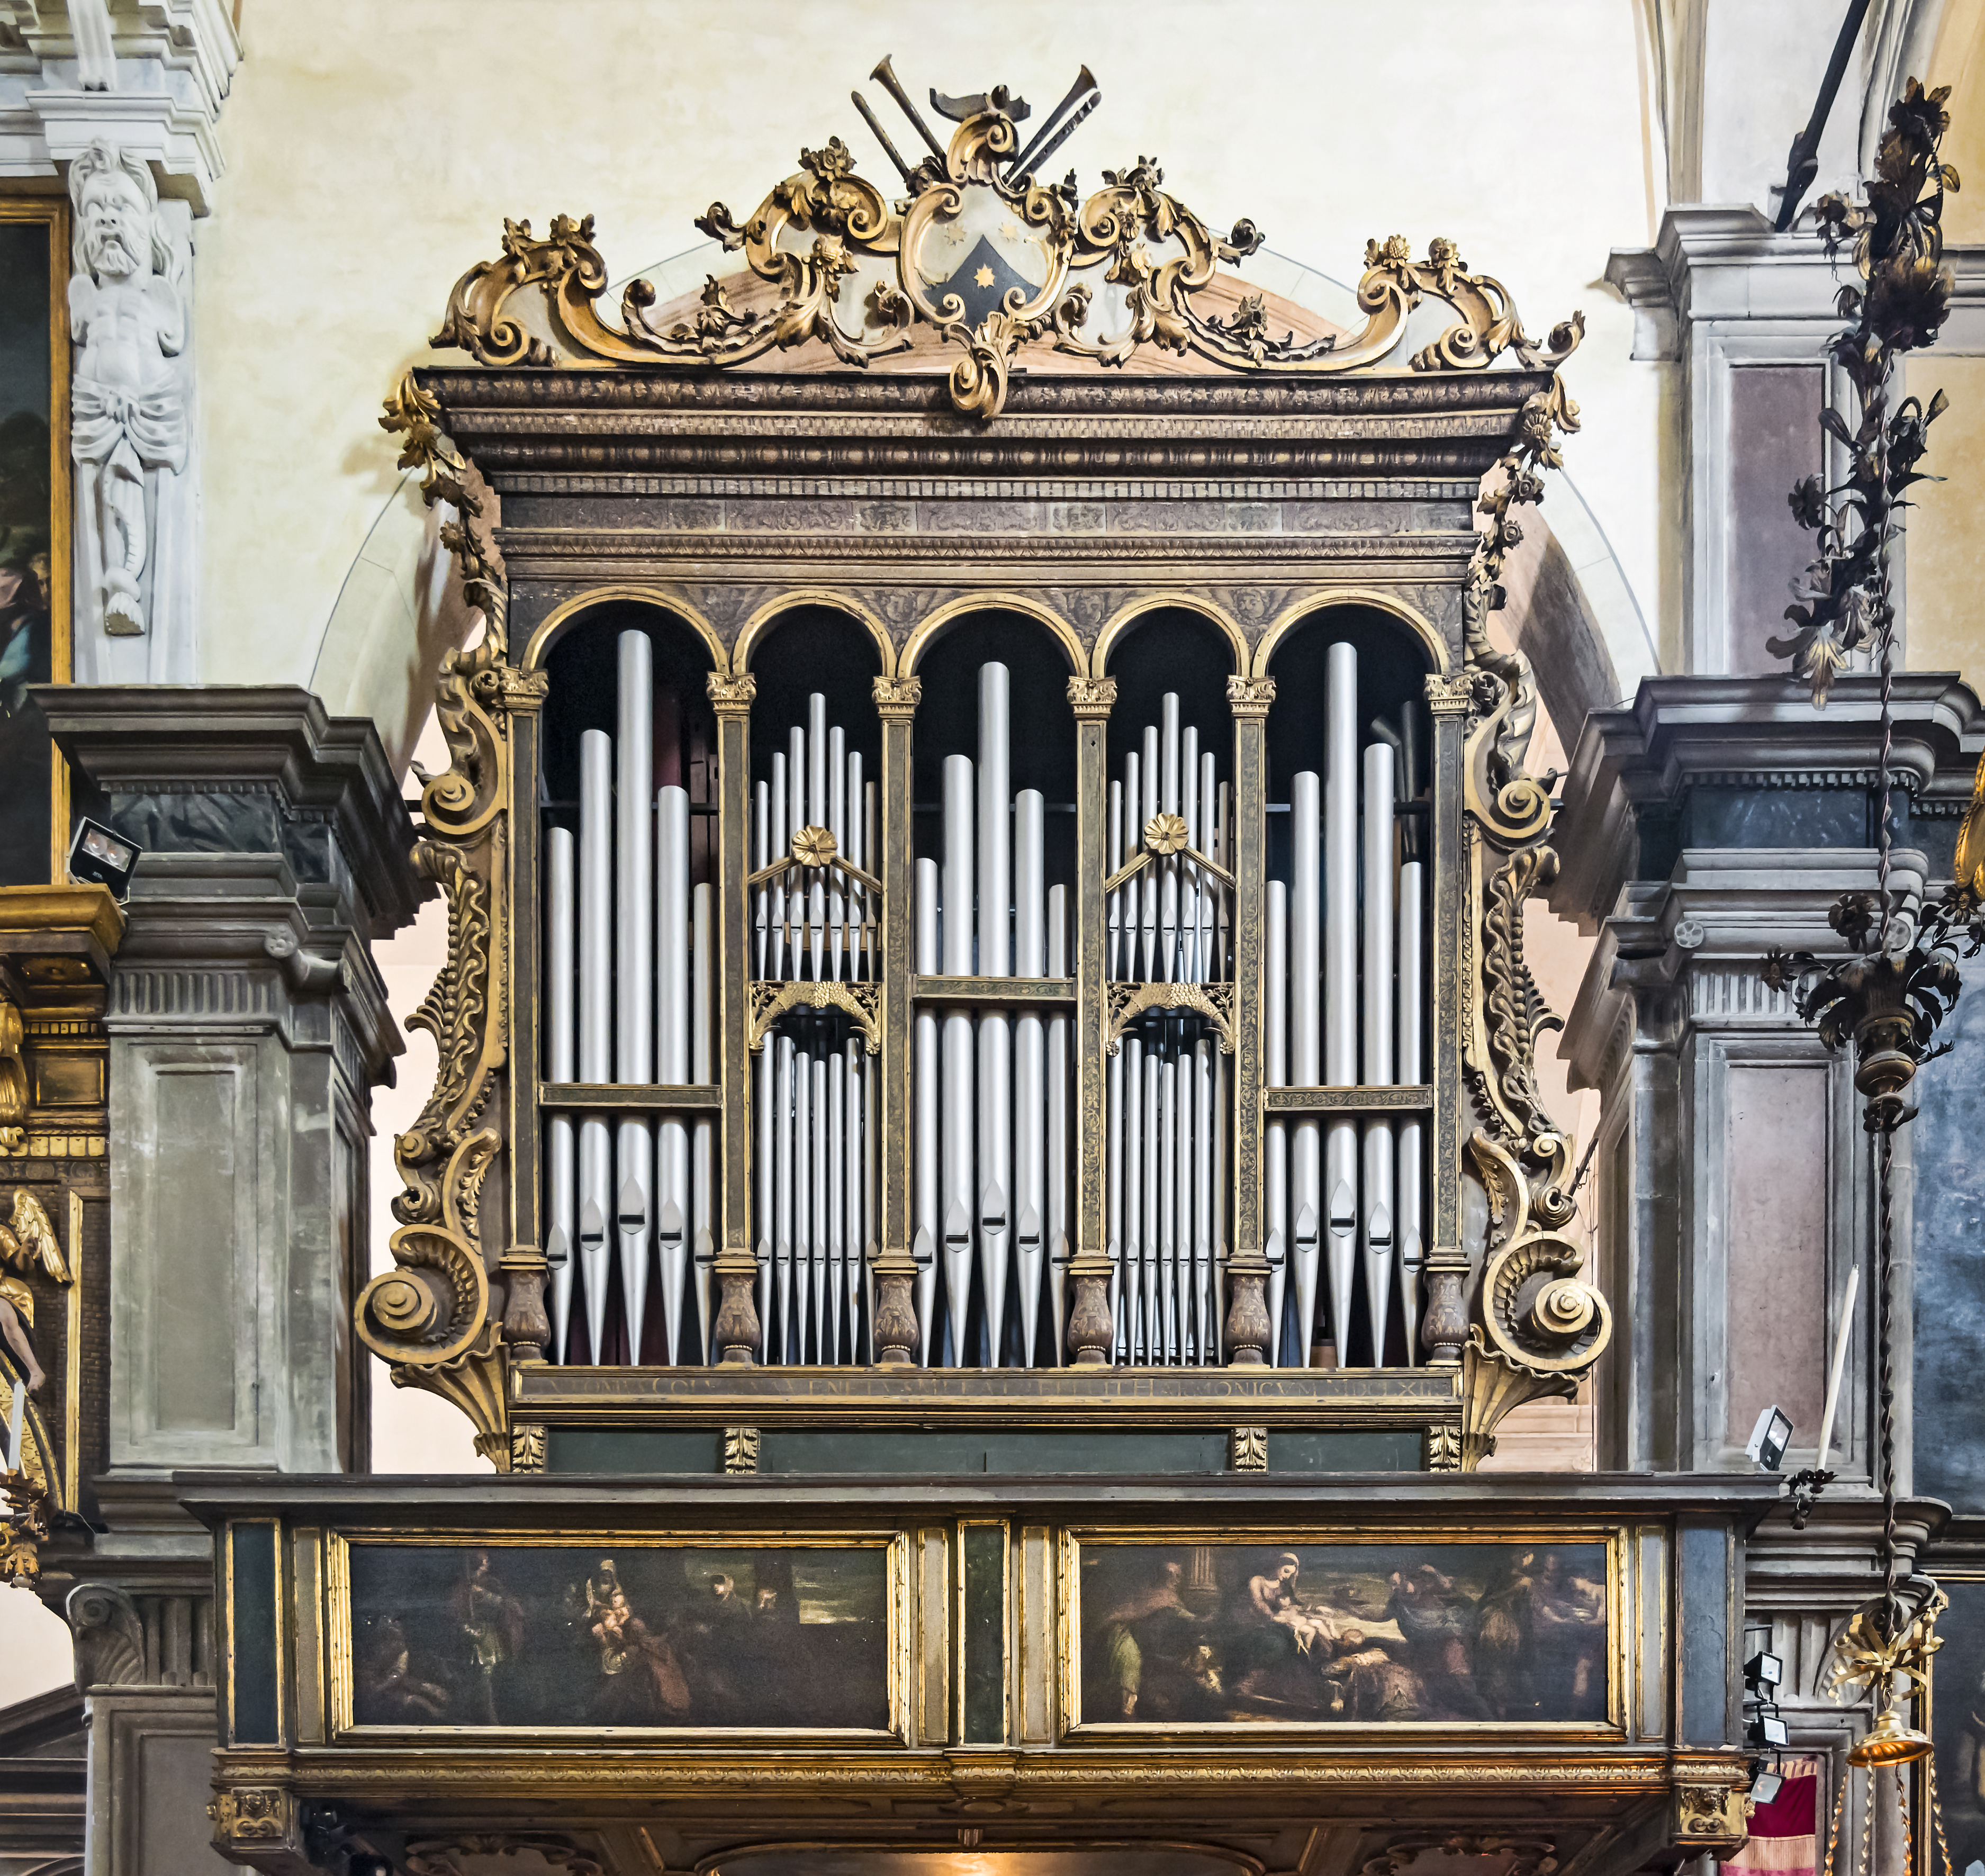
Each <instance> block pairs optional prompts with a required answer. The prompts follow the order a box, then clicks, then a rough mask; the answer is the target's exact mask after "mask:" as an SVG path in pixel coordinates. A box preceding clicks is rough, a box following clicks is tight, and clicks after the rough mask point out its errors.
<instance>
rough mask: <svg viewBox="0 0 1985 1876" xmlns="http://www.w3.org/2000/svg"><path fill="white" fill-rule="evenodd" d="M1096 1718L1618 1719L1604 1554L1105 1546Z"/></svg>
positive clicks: (1089, 1582)
mask: <svg viewBox="0 0 1985 1876" xmlns="http://www.w3.org/2000/svg"><path fill="white" fill-rule="evenodd" d="M1079 1555H1080V1565H1079V1567H1078V1568H1077V1570H1076V1572H1075V1582H1076V1596H1075V1605H1076V1617H1075V1622H1076V1632H1077V1633H1078V1635H1079V1636H1080V1652H1079V1659H1080V1664H1081V1670H1080V1671H1081V1702H1080V1708H1079V1716H1080V1723H1081V1724H1082V1725H1083V1726H1130V1725H1152V1724H1157V1725H1163V1726H1171V1727H1176V1726H1180V1725H1187V1726H1191V1725H1231V1724H1242V1725H1255V1726H1261V1725H1275V1724H1278V1723H1298V1724H1312V1723H1316V1722H1318V1721H1325V1722H1331V1723H1355V1724H1357V1725H1359V1726H1375V1725H1396V1724H1412V1723H1476V1724H1479V1723H1493V1722H1501V1723H1511V1724H1520V1723H1530V1724H1535V1723H1540V1722H1542V1723H1550V1722H1565V1721H1569V1722H1584V1723H1587V1724H1599V1723H1604V1722H1605V1721H1606V1720H1607V1719H1608V1718H1609V1716H1611V1712H1612V1710H1613V1709H1614V1701H1613V1700H1612V1699H1609V1685H1610V1683H1611V1681H1612V1679H1613V1678H1614V1677H1613V1676H1612V1673H1611V1660H1612V1656H1613V1648H1612V1646H1611V1637H1610V1636H1609V1632H1608V1630H1609V1624H1608V1606H1609V1603H1610V1602H1611V1595H1610V1593H1609V1592H1610V1585H1611V1579H1612V1575H1613V1572H1612V1569H1611V1565H1610V1562H1609V1558H1608V1556H1607V1545H1605V1544H1604V1543H1603V1542H1571V1543H1563V1544H1553V1543H1549V1542H1545V1543H1536V1542H1530V1543H1506V1544H1473V1543H1467V1542H1443V1541H1439V1540H1430V1541H1419V1542H1412V1543H1403V1544H1401V1543H1378V1544H1345V1543H1338V1542H1307V1541H1301V1540H1296V1541H1291V1539H1290V1538H1288V1537H1287V1536H1286V1535H1275V1536H1270V1537H1265V1538H1263V1539H1261V1541H1256V1542H1252V1543H1237V1542H1231V1541H1221V1542H1209V1543H1191V1542H1181V1543H1176V1544H1164V1545H1156V1544H1132V1543H1114V1544H1112V1543H1102V1544H1085V1545H1082V1546H1081V1548H1080V1552H1079Z"/></svg>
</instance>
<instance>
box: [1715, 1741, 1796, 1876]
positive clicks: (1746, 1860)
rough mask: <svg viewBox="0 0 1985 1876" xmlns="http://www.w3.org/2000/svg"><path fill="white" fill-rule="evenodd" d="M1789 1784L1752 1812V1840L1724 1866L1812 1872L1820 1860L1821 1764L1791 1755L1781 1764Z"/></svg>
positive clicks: (1763, 1872)
mask: <svg viewBox="0 0 1985 1876" xmlns="http://www.w3.org/2000/svg"><path fill="white" fill-rule="evenodd" d="M1780 1769H1781V1770H1782V1772H1783V1773H1784V1776H1785V1788H1784V1789H1783V1790H1782V1791H1780V1792H1779V1794H1778V1796H1777V1797H1775V1798H1774V1799H1773V1800H1772V1802H1771V1803H1770V1804H1760V1805H1758V1807H1757V1808H1756V1809H1755V1810H1753V1811H1752V1813H1751V1820H1750V1828H1751V1841H1749V1842H1748V1844H1745V1846H1744V1847H1743V1848H1742V1849H1741V1850H1740V1851H1738V1853H1737V1854H1736V1855H1735V1856H1734V1857H1732V1858H1731V1859H1730V1860H1729V1861H1728V1862H1727V1863H1725V1864H1724V1865H1723V1867H1724V1868H1725V1869H1727V1870H1748V1871H1755V1872H1756V1873H1757V1876H1812V1871H1813V1870H1814V1868H1815V1866H1816V1865H1817V1864H1818V1863H1819V1837H1818V1831H1819V1777H1818V1776H1817V1773H1818V1771H1819V1765H1818V1762H1817V1761H1816V1760H1812V1759H1788V1760H1785V1761H1783V1763H1782V1767H1781V1768H1780Z"/></svg>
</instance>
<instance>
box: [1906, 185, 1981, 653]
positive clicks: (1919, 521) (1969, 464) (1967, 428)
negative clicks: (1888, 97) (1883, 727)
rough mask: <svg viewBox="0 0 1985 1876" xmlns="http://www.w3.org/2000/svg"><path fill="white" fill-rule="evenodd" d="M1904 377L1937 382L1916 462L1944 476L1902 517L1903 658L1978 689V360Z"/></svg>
mask: <svg viewBox="0 0 1985 1876" xmlns="http://www.w3.org/2000/svg"><path fill="white" fill-rule="evenodd" d="M1979 182H1980V185H1981V187H1985V166H1981V168H1980V171H1979ZM1906 382H1907V385H1908V388H1909V392H1910V394H1911V395H1914V396H1917V397H1920V398H1923V401H1924V402H1926V403H1927V402H1929V400H1930V396H1931V395H1932V394H1933V392H1936V390H1937V389H1938V388H1942V389H1943V392H1944V394H1945V395H1946V396H1947V397H1949V398H1950V408H1949V409H1948V410H1946V412H1944V413H1943V415H1942V416H1941V417H1940V418H1938V419H1937V420H1936V425H1935V427H1934V428H1933V429H1932V430H1931V432H1930V445H1931V446H1930V456H1929V457H1928V459H1926V462H1925V464H1924V466H1925V467H1926V468H1927V469H1930V470H1932V471H1933V472H1934V473H1936V474H1937V475H1939V476H1943V477H1945V478H1946V479H1945V480H1944V481H1943V482H1923V483H1920V484H1919V485H1918V486H1917V487H1916V489H1915V490H1914V492H1913V499H1914V500H1915V502H1916V512H1915V513H1913V514H1912V515H1910V516H1909V517H1908V531H1907V533H1906V536H1905V541H1904V550H1903V554H1904V566H1905V569H1906V573H1905V583H1904V587H1903V605H1904V614H1903V617H1904V630H1905V631H1906V635H1907V637H1906V646H1907V650H1906V662H1907V664H1909V668H1910V669H1911V670H1913V671H1957V672H1959V673H1960V674H1962V675H1963V677H1964V678H1965V679H1966V680H1967V681H1968V682H1969V683H1970V685H1971V687H1972V688H1973V689H1974V690H1977V691H1985V509H1981V507H1980V502H1979V490H1980V489H1981V488H1985V358H1959V357H1956V356H1955V355H1952V354H1950V353H1943V352H1936V351H1932V352H1929V353H1926V354H1925V355H1923V356H1922V357H1920V358H1912V359H1911V360H1909V365H1908V370H1907V373H1906Z"/></svg>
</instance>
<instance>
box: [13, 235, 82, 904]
mask: <svg viewBox="0 0 1985 1876" xmlns="http://www.w3.org/2000/svg"><path fill="white" fill-rule="evenodd" d="M66 225H67V224H66V214H65V204H64V203H62V202H60V201H59V200H51V199H49V198H46V197H5V198H0V802H4V803H5V805H6V812H5V813H4V814H0V886H32V885H37V884H39V883H43V882H45V881H46V880H47V879H48V878H49V864H50V859H51V856H52V841H51V824H52V820H53V817H54V815H55V805H56V804H55V790H54V764H53V760H52V754H51V745H50V743H49V726H48V723H47V721H46V719H45V718H44V717H43V716H42V713H41V711H40V709H39V708H38V707H37V706H36V704H35V700H34V699H33V698H32V697H30V696H29V694H28V687H29V685H30V684H46V683H49V681H51V680H53V679H59V678H66V677H67V676H68V675H69V673H68V670H67V668H66V667H67V662H68V660H67V646H66V644H65V642H64V639H65V633H64V630H63V627H64V624H65V621H64V620H63V618H62V607H61V605H60V603H59V602H60V600H61V599H62V597H64V594H65V587H66V580H65V572H64V571H63V570H61V569H62V557H63V555H64V553H65V550H66V536H65V530H63V529H62V526H61V521H60V516H61V513H62V510H61V507H60V504H62V503H65V502H66V501H67V499H68V489H67V475H66V470H65V465H64V463H63V462H62V459H61V457H60V455H59V449H58V444H59V442H60V429H61V405H62V397H63V390H62V387H63V384H64V382H65V378H64V375H65V370H66V361H65V355H64V351H65V348H64V341H63V329H62V322H61V318H60V314H59V311H58V310H57V309H58V308H59V288H60V287H61V285H62V273H63V250H62V244H63V241H64V240H65V238H66V237H65V230H66Z"/></svg>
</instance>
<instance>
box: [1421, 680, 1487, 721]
mask: <svg viewBox="0 0 1985 1876" xmlns="http://www.w3.org/2000/svg"><path fill="white" fill-rule="evenodd" d="M1474 695H1475V680H1474V678H1473V676H1472V675H1471V674H1469V672H1467V671H1456V673H1455V674H1454V675H1453V677H1443V676H1442V675H1441V674H1440V673H1439V672H1438V671H1429V673H1428V674H1427V681H1426V700H1427V708H1428V709H1429V711H1432V713H1433V714H1434V715H1436V717H1465V716H1466V715H1467V714H1468V707H1469V704H1470V702H1471V701H1473V698H1474Z"/></svg>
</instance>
